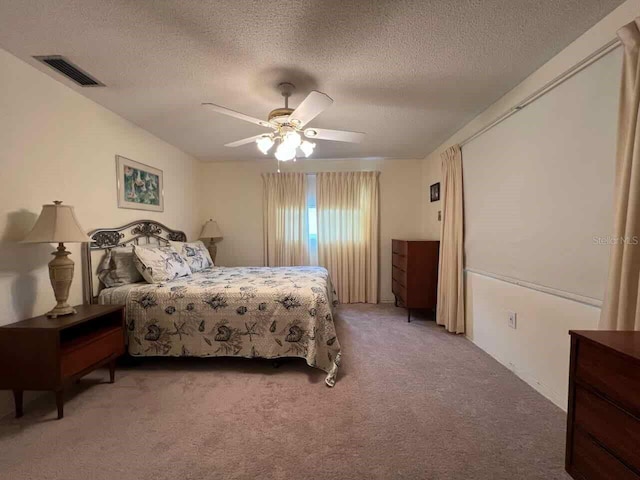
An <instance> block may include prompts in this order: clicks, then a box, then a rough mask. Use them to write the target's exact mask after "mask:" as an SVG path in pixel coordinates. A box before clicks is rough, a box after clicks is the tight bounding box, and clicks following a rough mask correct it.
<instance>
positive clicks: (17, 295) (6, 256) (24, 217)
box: [0, 210, 52, 318]
mask: <svg viewBox="0 0 640 480" xmlns="http://www.w3.org/2000/svg"><path fill="white" fill-rule="evenodd" d="M37 218H38V214H37V213H33V212H30V211H28V210H19V211H17V212H10V213H9V214H7V222H6V228H5V231H4V235H3V236H2V239H0V277H5V278H6V277H11V278H12V279H13V283H12V285H11V298H12V304H13V310H14V312H15V314H16V316H17V317H18V318H29V317H32V316H33V306H34V305H35V302H36V295H37V279H36V275H35V274H34V273H33V271H34V270H37V269H41V268H43V267H44V266H46V265H47V263H48V262H49V260H50V255H51V252H52V248H51V246H50V245H49V244H22V243H19V242H20V241H21V240H22V239H24V237H25V236H26V235H27V233H29V231H30V230H31V228H32V227H33V225H34V224H35V223H36V220H37Z"/></svg>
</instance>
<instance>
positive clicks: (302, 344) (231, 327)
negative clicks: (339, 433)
mask: <svg viewBox="0 0 640 480" xmlns="http://www.w3.org/2000/svg"><path fill="white" fill-rule="evenodd" d="M100 303H103V304H109V303H112V304H113V303H124V304H126V324H127V330H128V348H129V353H130V354H131V355H134V356H198V357H208V356H236V357H262V358H277V357H301V358H304V359H305V360H306V361H307V364H309V365H310V366H312V367H317V368H319V369H321V370H324V371H325V372H327V378H326V380H325V382H326V384H327V385H329V386H331V387H332V386H333V385H334V384H335V381H336V374H337V372H338V366H339V365H340V355H341V354H340V343H339V342H338V338H337V336H336V329H335V324H334V319H333V307H334V306H335V305H336V304H337V301H336V300H335V291H334V289H333V285H332V284H331V278H330V277H329V273H328V272H327V270H326V269H324V268H322V267H275V268H274V267H232V268H227V267H214V268H212V269H207V270H204V271H202V272H198V273H194V274H193V275H192V276H190V277H183V278H179V279H176V280H172V281H170V282H166V283H161V284H143V283H138V284H133V285H126V286H123V287H114V288H108V289H106V290H103V291H102V292H100Z"/></svg>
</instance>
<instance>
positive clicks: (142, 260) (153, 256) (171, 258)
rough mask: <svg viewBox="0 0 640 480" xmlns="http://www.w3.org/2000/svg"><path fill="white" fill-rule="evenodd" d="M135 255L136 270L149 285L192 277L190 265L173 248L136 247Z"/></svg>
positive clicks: (134, 249)
mask: <svg viewBox="0 0 640 480" xmlns="http://www.w3.org/2000/svg"><path fill="white" fill-rule="evenodd" d="M133 253H134V260H133V261H134V262H135V264H136V268H137V269H138V271H139V272H140V273H141V274H142V276H143V277H144V279H145V280H146V281H147V282H149V283H162V282H168V281H169V280H173V279H175V278H178V277H185V276H187V275H191V269H190V268H189V265H187V262H185V261H184V259H183V258H182V257H181V256H180V254H179V253H178V252H176V249H175V248H173V247H172V246H166V247H160V246H158V245H134V247H133Z"/></svg>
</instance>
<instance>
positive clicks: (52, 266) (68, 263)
mask: <svg viewBox="0 0 640 480" xmlns="http://www.w3.org/2000/svg"><path fill="white" fill-rule="evenodd" d="M51 255H53V256H54V259H53V260H51V261H50V262H49V279H50V280H51V286H52V287H53V293H54V295H55V297H56V301H57V303H56V306H55V307H53V309H52V310H50V311H49V312H47V313H46V315H47V317H49V318H57V317H59V316H62V315H70V314H72V313H77V312H76V310H75V308H73V307H72V306H71V305H69V304H68V303H67V299H68V298H69V290H70V289H71V282H72V281H73V269H74V267H73V265H74V264H73V260H71V259H70V258H69V255H70V252H68V251H67V250H66V249H65V248H64V244H63V243H59V244H58V250H56V251H55V252H53V253H52V254H51Z"/></svg>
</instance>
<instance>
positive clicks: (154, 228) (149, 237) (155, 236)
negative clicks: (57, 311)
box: [83, 220, 187, 303]
mask: <svg viewBox="0 0 640 480" xmlns="http://www.w3.org/2000/svg"><path fill="white" fill-rule="evenodd" d="M88 235H89V238H91V240H92V241H91V242H90V243H86V244H85V247H84V249H83V258H84V265H85V268H84V279H83V280H84V282H83V283H84V299H85V302H86V303H95V302H96V300H97V297H96V294H97V292H96V290H95V288H94V284H96V283H97V284H98V286H99V284H100V282H99V281H98V280H97V276H96V271H95V270H94V267H93V257H94V254H95V253H96V252H102V251H104V250H108V249H109V248H114V247H122V246H125V245H132V244H133V245H144V244H149V243H151V244H154V243H155V244H158V245H167V244H168V243H169V240H171V241H175V242H186V241H187V236H186V235H185V233H184V232H182V231H180V230H172V229H171V228H168V227H166V226H164V225H163V224H161V223H159V222H155V221H153V220H137V221H135V222H131V223H127V224H126V225H123V226H122V227H117V228H98V229H96V230H92V231H91V232H89V233H88ZM100 257H102V253H101V254H100ZM98 261H99V260H98Z"/></svg>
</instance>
